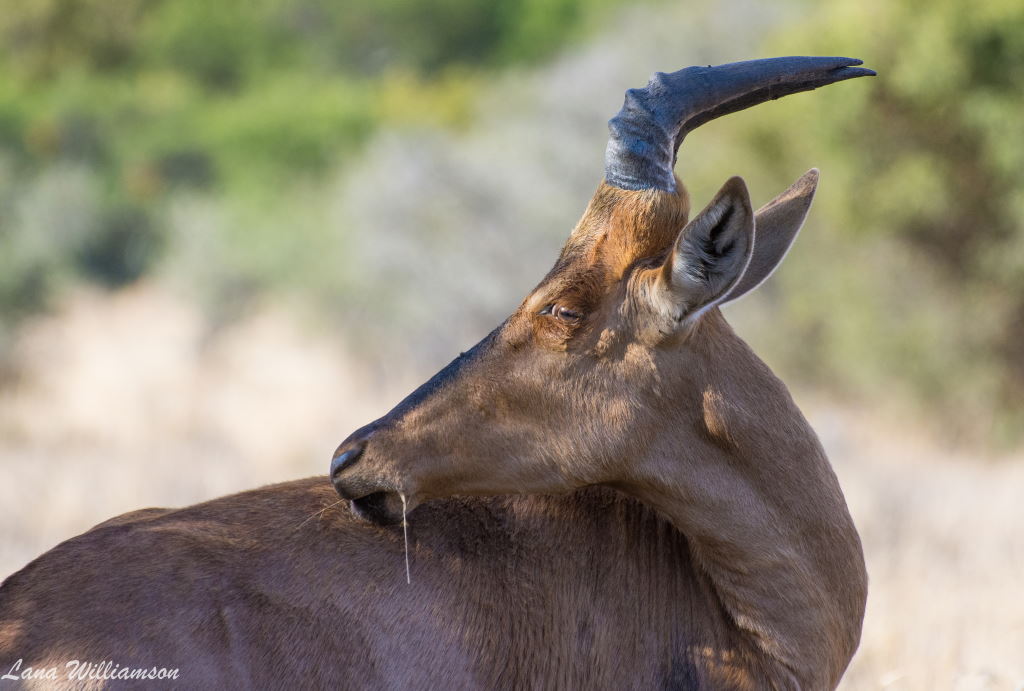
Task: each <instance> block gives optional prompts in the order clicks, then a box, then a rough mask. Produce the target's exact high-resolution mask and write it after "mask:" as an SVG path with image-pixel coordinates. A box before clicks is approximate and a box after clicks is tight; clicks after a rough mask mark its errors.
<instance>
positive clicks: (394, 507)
mask: <svg viewBox="0 0 1024 691" xmlns="http://www.w3.org/2000/svg"><path fill="white" fill-rule="evenodd" d="M350 505H351V506H352V513H354V514H355V515H356V516H357V517H359V518H361V519H362V520H364V521H369V522H370V523H373V524H375V525H395V524H396V523H401V522H402V516H403V508H404V507H403V502H402V497H401V495H399V494H398V492H373V493H372V494H367V495H366V496H363V497H359V498H358V499H353V500H352V501H351V502H350Z"/></svg>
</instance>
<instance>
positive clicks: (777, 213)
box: [722, 168, 818, 303]
mask: <svg viewBox="0 0 1024 691" xmlns="http://www.w3.org/2000/svg"><path fill="white" fill-rule="evenodd" d="M816 189H818V169H817V168H811V169H810V170H809V171H807V172H806V173H804V175H803V177H801V178H800V179H799V180H797V181H796V182H794V183H793V184H792V185H790V187H789V189H787V190H786V191H785V192H783V193H782V194H780V195H779V196H777V197H776V198H775V199H773V200H771V201H770V202H768V203H767V204H765V205H764V206H762V207H761V208H760V209H758V211H757V213H756V214H755V219H754V239H755V243H754V255H753V256H752V257H751V258H750V266H748V267H747V270H746V272H744V274H743V277H742V278H741V279H740V280H739V282H738V283H737V284H736V286H735V287H734V288H733V289H732V290H730V291H729V294H728V295H726V296H725V299H723V300H722V302H723V303H726V302H731V301H732V300H736V299H737V298H741V297H743V296H744V295H746V294H747V293H749V292H750V291H752V290H753V289H754V288H756V287H758V286H759V285H761V284H762V283H764V282H765V280H767V278H768V277H769V276H771V275H772V272H774V271H775V269H777V268H778V266H779V264H781V263H782V260H783V259H784V258H785V256H786V253H787V252H789V248H790V247H792V246H793V241H794V240H796V236H797V233H799V232H800V227H801V226H802V225H803V224H804V219H805V218H807V211H808V210H809V209H810V208H811V201H812V200H813V199H814V191H815V190H816Z"/></svg>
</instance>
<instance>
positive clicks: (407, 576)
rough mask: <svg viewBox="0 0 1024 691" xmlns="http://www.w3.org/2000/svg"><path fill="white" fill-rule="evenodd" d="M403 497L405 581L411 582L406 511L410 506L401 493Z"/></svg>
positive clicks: (400, 494)
mask: <svg viewBox="0 0 1024 691" xmlns="http://www.w3.org/2000/svg"><path fill="white" fill-rule="evenodd" d="M398 496H400V497H401V498H402V537H403V538H404V539H405V582H406V584H411V583H412V579H411V578H410V577H409V523H408V522H407V521H406V520H405V512H406V509H407V508H408V504H407V503H406V501H405V495H404V494H402V493H399V495H398Z"/></svg>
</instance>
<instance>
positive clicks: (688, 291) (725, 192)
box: [654, 177, 754, 322]
mask: <svg viewBox="0 0 1024 691" xmlns="http://www.w3.org/2000/svg"><path fill="white" fill-rule="evenodd" d="M753 248H754V212H753V210H752V209H751V207H750V195H749V194H748V193H747V186H746V184H745V183H744V182H743V179H742V178H738V177H734V178H730V179H729V180H728V181H726V183H725V185H723V186H722V189H720V190H719V191H718V194H716V195H715V198H714V199H712V200H711V203H710V204H708V205H707V207H705V208H704V210H703V211H701V212H700V213H699V214H698V215H697V217H696V218H694V219H693V220H692V221H690V222H689V223H688V224H687V225H686V227H685V228H683V230H682V231H681V232H680V233H679V237H678V238H676V241H675V244H674V245H673V249H672V252H671V253H670V254H669V256H668V258H667V259H666V260H665V263H664V264H663V265H662V267H661V270H660V272H659V275H658V279H657V286H656V289H655V291H654V293H655V296H656V299H657V300H658V301H659V303H660V307H662V309H663V310H664V311H666V312H668V313H669V314H671V315H672V317H673V318H674V319H675V320H676V321H677V322H681V321H683V319H687V320H692V319H696V318H698V317H699V316H700V315H701V314H702V313H704V312H705V311H706V310H708V309H710V308H711V307H714V306H715V305H716V304H718V303H719V302H721V301H722V299H723V298H725V296H726V295H728V294H729V292H730V291H731V290H732V289H733V287H734V286H735V285H736V284H737V282H738V281H739V280H740V278H741V277H742V276H743V272H744V270H745V269H746V268H747V264H748V263H749V262H750V257H751V254H752V251H753Z"/></svg>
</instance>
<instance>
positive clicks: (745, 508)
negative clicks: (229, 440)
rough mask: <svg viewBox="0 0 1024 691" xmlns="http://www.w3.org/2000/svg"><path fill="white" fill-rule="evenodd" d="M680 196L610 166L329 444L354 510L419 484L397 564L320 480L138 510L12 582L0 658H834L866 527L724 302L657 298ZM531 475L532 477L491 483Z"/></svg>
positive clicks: (828, 683) (719, 670)
mask: <svg viewBox="0 0 1024 691" xmlns="http://www.w3.org/2000/svg"><path fill="white" fill-rule="evenodd" d="M730 184H732V183H730ZM677 188H678V189H680V190H683V187H682V185H681V184H679V185H677ZM733 188H735V191H734V192H730V194H733V193H735V194H739V192H740V191H742V193H743V194H744V195H745V188H742V183H737V184H733V185H732V187H731V188H730V190H732V189H733ZM741 188H742V189H741ZM747 203H748V202H747ZM804 211H806V206H805V208H804ZM688 213H689V201H688V199H687V196H686V193H685V191H681V192H680V193H679V194H678V195H672V194H667V193H663V192H657V191H650V190H648V191H642V192H628V191H624V190H620V189H617V188H613V187H609V186H607V185H602V186H601V187H600V188H599V189H598V191H597V193H596V194H595V196H594V199H593V200H592V201H591V203H590V205H589V206H588V208H587V211H586V213H585V214H584V217H583V219H582V220H581V222H580V224H579V225H578V226H577V228H576V230H575V231H574V232H573V234H572V235H571V237H570V239H569V241H568V242H567V243H566V246H565V248H564V249H563V251H562V254H561V256H560V258H559V260H558V262H557V263H556V265H555V267H554V268H553V269H552V271H551V272H550V273H549V274H548V276H547V277H546V278H545V279H544V280H543V281H542V282H541V284H540V285H539V286H538V287H537V288H536V289H535V290H534V291H533V292H532V293H531V295H530V296H528V297H527V298H526V299H525V300H524V301H523V303H522V305H521V306H520V308H519V309H518V310H517V311H516V312H515V313H514V314H513V315H512V316H511V317H509V319H508V320H507V321H506V322H505V323H504V324H503V325H502V326H500V327H499V328H498V329H497V330H496V331H495V332H494V333H493V334H491V336H489V337H488V338H487V339H485V340H484V341H483V342H481V344H480V345H478V346H477V347H476V348H474V350H473V351H471V352H470V353H469V354H467V355H465V356H463V357H462V358H460V360H458V361H456V362H455V363H453V365H451V366H449V368H446V370H444V371H442V372H441V373H439V375H438V376H437V377H435V378H434V379H433V380H432V381H431V382H428V383H427V384H426V385H424V387H423V388H422V389H421V390H419V391H417V392H415V393H414V394H413V395H412V396H410V398H409V399H407V400H406V401H405V402H403V403H402V404H400V405H399V406H398V407H397V408H396V409H395V410H394V411H392V412H391V413H389V414H388V415H387V416H385V417H384V418H382V419H381V420H378V421H376V422H374V423H372V424H371V425H368V426H367V427H365V428H363V429H362V430H359V431H357V432H356V433H354V434H353V435H351V436H350V438H349V439H348V440H346V442H344V443H343V444H342V445H341V447H339V454H341V453H342V452H344V451H346V450H350V449H355V448H358V449H360V450H361V455H360V456H359V457H358V458H357V460H356V461H355V462H354V463H352V464H351V466H346V467H345V468H344V469H343V470H342V471H340V472H339V473H338V474H337V476H336V479H335V486H336V489H337V491H338V492H339V493H341V494H342V496H343V497H347V498H350V499H353V500H355V501H354V505H355V506H356V507H357V508H358V509H359V511H361V512H363V513H366V514H367V515H370V516H371V517H372V518H374V520H375V521H377V522H380V523H387V522H388V521H393V520H395V519H396V518H398V517H399V516H400V513H399V511H400V506H401V505H400V503H398V502H397V497H398V494H399V493H403V494H404V495H405V496H407V497H408V499H409V504H410V507H416V506H418V505H420V504H422V505H421V506H419V508H417V509H416V510H415V511H414V512H413V513H412V514H411V515H410V519H409V523H410V535H411V538H412V553H411V555H410V556H411V562H412V585H411V586H406V584H405V582H404V566H403V556H402V533H401V528H396V527H393V526H392V527H387V526H377V525H372V524H370V523H367V522H364V521H360V520H357V519H356V518H354V517H353V515H352V514H351V513H350V512H349V510H348V508H347V507H345V506H336V507H333V508H327V509H326V510H323V511H322V512H321V511H320V510H321V509H324V507H328V506H329V505H330V504H332V503H333V502H335V501H336V499H335V498H334V497H335V495H334V494H333V492H332V490H331V489H330V486H329V485H328V483H327V482H326V481H324V480H320V479H311V480H306V481H301V482H295V483H289V484H285V485H277V486H273V487H268V488H264V489H261V490H256V491H254V492H249V493H244V494H239V495H235V496H232V497H226V498H223V499H218V500H216V501H213V502H209V503H206V504H200V505H197V506H193V507H189V508H186V509H181V510H177V511H157V510H151V511H147V512H139V513H136V514H131V515H129V516H126V517H122V518H120V519H115V520H114V521H111V522H108V523H106V524H102V525H100V526H97V527H96V528H94V529H93V530H92V531H90V532H88V533H86V534H84V535H82V536H80V537H78V538H74V539H72V540H69V541H68V542H66V543H64V544H63V545H60V546H59V547H57V548H55V549H54V550H52V551H51V552H48V553H47V554H45V555H43V556H42V557H40V558H39V559H38V560H36V561H35V562H33V563H32V564H30V565H29V566H28V567H26V568H25V569H24V570H22V571H21V572H19V573H17V574H15V575H14V576H12V577H11V578H10V579H8V581H6V582H5V583H4V585H3V586H2V588H0V667H2V668H3V669H0V673H2V672H3V671H6V667H4V665H7V667H9V666H10V664H11V661H13V660H15V659H17V658H19V657H23V658H24V659H25V662H26V664H32V665H35V666H39V665H45V664H54V663H56V662H57V661H61V660H65V659H69V658H79V659H89V658H97V659H110V658H114V659H116V661H117V662H119V663H120V664H129V663H133V662H134V663H138V664H142V665H147V666H148V665H152V664H159V665H164V666H179V667H181V669H182V673H183V674H188V675H190V676H189V677H188V678H189V680H190V681H192V682H195V683H202V684H203V685H204V686H205V685H221V684H223V685H227V686H233V685H234V686H256V687H260V688H269V687H279V686H286V685H287V686H292V685H295V684H300V685H324V686H326V685H330V686H334V687H340V688H414V687H415V688H435V687H436V688H441V687H443V688H500V689H504V688H560V689H561V688H564V689H576V688H645V689H646V688H677V689H698V688H713V689H718V688H738V689H754V688H787V689H788V688H805V689H825V688H832V687H834V686H835V685H836V684H837V683H838V680H839V677H840V676H841V674H842V672H843V670H844V669H845V667H846V665H847V663H848V661H849V659H850V657H851V656H852V655H853V652H854V650H855V649H856V646H857V642H858V639H859V635H860V626H861V620H862V616H863V608H864V599H865V589H866V577H865V572H864V564H863V558H862V554H861V548H860V543H859V539H858V537H857V534H856V531H855V530H854V527H853V524H852V522H851V520H850V517H849V514H848V512H847V510H846V506H845V502H844V500H843V497H842V494H841V492H840V490H839V487H838V483H837V482H836V478H835V476H834V474H833V472H832V470H831V468H830V466H829V464H828V461H827V459H826V458H825V454H824V452H823V451H822V449H821V446H820V444H819V443H818V441H817V438H816V437H815V435H814V433H813V431H812V430H811V429H810V427H809V426H808V425H807V422H806V421H805V420H804V418H803V416H802V415H801V414H800V412H799V410H798V409H797V408H796V406H795V405H794V403H793V401H792V399H791V398H790V396H789V394H788V392H787V391H786V389H785V387H784V385H783V384H782V383H781V382H780V381H779V380H778V379H776V378H775V377H774V376H773V375H772V374H771V372H770V371H769V370H768V368H767V367H766V366H765V365H764V364H763V363H761V361H760V360H759V359H758V358H757V357H756V356H755V355H754V354H753V353H752V352H751V351H750V350H749V348H747V346H746V345H745V344H744V343H743V342H742V341H741V340H740V339H739V338H738V337H737V336H736V335H735V334H734V333H733V332H732V330H731V329H730V328H729V327H728V325H727V324H726V323H725V321H724V319H723V318H722V316H721V314H720V312H719V311H718V310H717V308H715V307H713V306H712V307H710V308H709V309H708V310H707V311H706V312H704V313H703V314H702V316H700V318H699V319H697V318H694V319H693V320H683V319H681V318H670V316H668V315H666V313H665V310H664V309H661V308H660V307H659V306H658V303H657V299H656V295H660V294H661V293H659V292H658V291H664V290H665V287H664V280H665V276H666V272H665V271H664V270H663V267H664V265H665V262H666V261H668V260H669V259H670V256H669V253H670V250H671V248H672V247H673V243H674V242H675V241H676V238H677V236H678V235H679V231H680V229H681V228H682V227H683V226H684V225H685V223H686V218H687V215H688ZM775 215H776V216H778V217H785V216H786V214H785V213H776V214H775ZM789 220H790V221H792V219H789ZM798 220H802V212H801V213H800V214H799V219H798ZM770 231H771V228H770V227H769V226H768V224H766V225H765V227H764V228H759V229H758V232H759V233H760V232H770ZM751 232H752V231H751ZM792 233H795V229H794V230H792ZM750 241H751V242H753V240H750ZM755 250H756V246H755ZM780 256H781V254H780ZM751 263H752V264H753V262H751ZM765 270H766V271H767V270H770V268H768V269H765ZM659 281H662V282H661V283H659ZM549 305H562V306H568V307H569V308H571V310H572V311H575V312H578V313H580V315H581V316H580V318H579V319H571V318H567V319H559V318H557V317H555V316H553V315H552V314H550V313H548V310H545V309H544V308H545V307H547V306H549ZM594 485H603V486H604V487H603V488H599V487H593V486H594ZM609 488H610V489H609ZM526 494H533V495H549V496H517V497H500V496H499V497H495V495H526ZM453 495H462V496H463V497H464V498H452V497H453ZM469 495H478V496H477V497H476V498H469ZM373 497H377V498H379V499H380V502H379V503H377V504H376V505H375V506H372V505H371V504H368V503H367V502H368V501H369V499H371V498H373ZM431 499H434V500H437V501H429V500H431ZM423 502H427V503H423ZM311 516H312V517H313V518H310V517H311Z"/></svg>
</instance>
